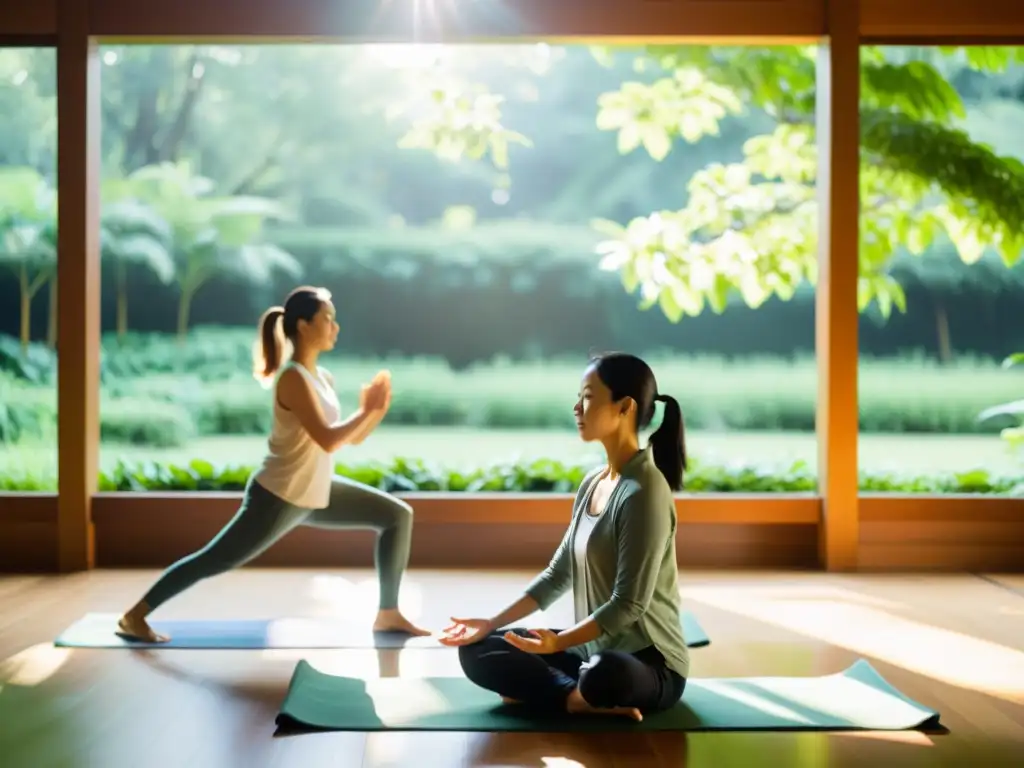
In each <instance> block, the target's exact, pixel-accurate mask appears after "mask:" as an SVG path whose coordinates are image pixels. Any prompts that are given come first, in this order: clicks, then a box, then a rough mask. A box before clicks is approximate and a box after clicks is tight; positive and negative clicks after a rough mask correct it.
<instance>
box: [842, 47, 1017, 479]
mask: <svg viewBox="0 0 1024 768" xmlns="http://www.w3.org/2000/svg"><path fill="white" fill-rule="evenodd" d="M1022 60H1024V56H1022V49H1014V48H981V47H977V48H967V49H953V50H950V49H939V48H897V47H887V48H865V49H864V50H863V53H862V61H863V67H864V72H865V77H864V78H863V80H862V83H863V87H864V91H863V96H862V99H863V108H862V112H863V115H864V133H863V136H864V146H863V156H864V165H863V167H862V174H863V180H862V196H861V208H862V216H863V226H862V230H863V237H862V245H861V276H862V292H863V296H862V298H864V299H865V300H866V299H871V303H870V305H866V306H865V307H864V311H863V313H862V320H861V325H860V371H859V378H860V429H861V433H860V451H859V455H860V465H861V471H862V473H864V474H865V475H867V476H868V477H867V479H866V481H865V483H864V485H865V486H866V487H868V488H871V489H874V490H895V491H906V492H911V493H935V492H993V491H994V492H1006V491H1009V490H1011V489H1013V487H1014V486H1015V485H1016V484H1017V478H1019V476H1020V470H1021V464H1020V461H1021V457H1020V454H1019V452H1018V451H1017V450H1016V449H1015V440H1014V438H1016V436H1017V429H1016V428H1017V427H1019V425H1020V423H1021V417H1020V415H1019V411H1020V409H1019V408H1018V407H1017V406H1015V405H1013V403H1014V402H1015V401H1019V398H1020V396H1021V395H1020V372H1019V370H1017V369H1015V368H1013V367H1011V366H1007V365H1004V362H1012V361H1013V355H1015V354H1016V353H1018V352H1019V351H1021V350H1024V328H1022V326H1021V325H1020V323H1019V322H1018V318H1019V317H1020V314H1021V309H1022V307H1024V292H1022V290H1021V289H1022V287H1024V271H1022V270H1024V267H1022V266H1021V265H1020V263H1019V258H1020V254H1021V246H1022V240H1021V232H1022V226H1024V221H1022V213H1021V211H1022V209H1021V200H1022V199H1024V198H1022V193H1024V182H1022V179H1024V172H1022V166H1021V164H1020V161H1021V160H1022V159H1024V138H1022V137H1024V66H1022V64H1021V61H1022ZM1008 404H1009V405H1008ZM1000 406H1003V407H1000Z"/></svg>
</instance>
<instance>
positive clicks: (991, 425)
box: [0, 329, 1017, 447]
mask: <svg viewBox="0 0 1024 768" xmlns="http://www.w3.org/2000/svg"><path fill="white" fill-rule="evenodd" d="M0 341H2V338H0ZM251 343H252V334H251V332H249V331H247V330H245V329H236V330H212V329H204V330H201V331H198V332H196V333H194V334H193V335H192V336H190V338H189V341H188V344H186V345H184V346H183V347H181V346H179V345H178V344H177V343H176V342H175V341H174V340H173V339H170V338H168V337H166V336H160V335H153V336H147V335H129V336H128V337H126V338H125V339H124V340H122V342H121V343H119V342H117V341H115V340H112V339H107V340H106V342H105V344H104V355H103V358H102V360H103V364H102V389H101V394H102V401H101V410H100V427H101V434H102V437H103V439H104V440H105V441H109V442H116V443H122V444H129V445H146V446H152V447H175V446H182V445H186V444H187V443H188V442H189V441H190V440H192V439H194V438H195V437H196V436H207V435H256V434H264V433H266V432H267V430H269V428H270V415H271V409H270V400H269V394H268V393H267V392H266V391H265V390H263V389H261V388H260V387H259V386H257V385H256V383H255V382H254V381H253V379H252V377H251V375H250V374H249V373H248V371H249V366H250V364H251ZM7 346H8V347H11V348H12V349H10V350H8V352H7V353H5V352H4V345H3V344H2V343H0V403H2V405H0V442H6V443H15V442H17V441H18V440H20V439H23V438H25V437H31V436H39V435H40V434H44V433H46V432H47V430H52V429H53V428H54V424H55V423H56V398H55V397H54V394H53V392H54V390H53V382H54V375H55V360H54V357H53V355H52V354H50V353H49V352H48V351H47V350H46V349H45V348H36V347H33V348H32V350H33V354H32V355H31V356H30V358H22V357H20V356H19V355H18V354H16V353H17V349H18V348H17V344H16V342H13V340H9V341H8V342H7ZM651 359H652V361H654V365H655V368H656V370H657V371H658V376H659V381H660V382H661V388H662V389H664V390H665V391H668V392H672V393H675V394H676V396H677V397H678V399H679V400H680V402H681V404H682V406H683V408H684V412H685V414H686V419H687V425H688V427H689V428H690V429H712V430H715V429H728V430H740V431H756V430H767V431H782V430H785V431H804V432H811V431H813V430H814V423H815V403H816V401H817V380H818V375H817V370H816V368H815V365H814V361H813V360H802V361H797V362H786V361H784V360H781V359H777V358H762V359H756V358H750V359H741V360H737V361H733V362H730V361H728V360H725V359H722V358H714V357H682V356H678V355H672V356H665V357H664V358H661V357H659V356H651ZM326 365H328V366H329V367H330V368H331V369H332V370H333V371H334V372H335V376H336V377H337V378H338V389H339V391H340V396H341V398H342V400H343V406H344V407H345V408H346V409H351V408H354V407H355V405H356V403H355V400H354V399H353V398H354V396H355V393H356V392H358V385H359V384H360V383H361V382H362V381H364V380H366V379H368V378H369V377H370V376H372V375H373V373H374V372H375V371H376V370H377V369H378V368H379V367H381V366H385V365H386V366H388V367H390V368H391V369H392V371H393V372H394V376H395V388H396V397H395V399H394V402H393V403H392V409H391V412H390V413H389V414H388V418H387V421H386V423H387V424H390V425H410V426H412V425H422V426H434V427H452V426H469V427H485V428H500V429H537V428H542V429H543V428H555V429H563V428H564V429H571V428H572V426H573V424H572V414H571V408H570V406H571V400H572V394H573V393H574V392H575V391H576V387H577V383H578V382H577V379H578V376H579V372H580V371H579V368H580V362H579V361H578V360H565V361H561V362H560V361H555V360H552V361H547V362H543V363H540V362H538V363H532V364H531V363H518V364H517V363H501V362H498V363H494V364H492V365H487V366H483V365H480V366H474V367H472V368H470V369H468V370H466V371H452V370H451V369H449V368H448V367H447V366H446V365H444V364H443V363H442V362H441V361H439V360H436V359H422V360H408V359H398V360H392V361H385V360H374V359H353V358H342V357H339V358H336V359H332V360H328V361H326ZM3 370H6V371H7V373H3V372H2V371H3ZM859 375H860V378H861V382H860V401H861V402H860V424H861V429H862V430H864V431H866V432H899V433H961V434H963V433H988V434H997V433H999V431H1000V430H1001V429H1002V428H1005V427H1007V426H1009V425H1011V424H1013V423H1016V422H1015V419H1014V418H1011V417H1009V416H1004V417H1002V418H992V419H987V420H984V421H979V419H978V414H979V413H980V412H981V411H982V410H984V409H985V408H987V407H988V406H989V405H990V404H991V403H994V402H1001V401H1004V400H1008V399H1010V398H1013V397H1014V396H1015V395H1016V386H1017V385H1016V382H1015V381H1014V379H1013V377H1012V376H1008V375H1007V374H1006V373H1005V372H1003V371H1002V370H1001V369H1000V368H999V367H998V366H996V365H994V364H992V365H985V364H981V363H979V364H976V365H969V364H966V363H962V364H961V365H960V366H955V367H941V366H938V365H936V364H934V363H928V362H925V361H923V360H906V361H903V362H899V361H880V360H870V359H864V360H862V361H861V365H860V372H859ZM538 382H544V386H543V387H541V388H538Z"/></svg>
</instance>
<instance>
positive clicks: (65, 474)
mask: <svg viewBox="0 0 1024 768" xmlns="http://www.w3.org/2000/svg"><path fill="white" fill-rule="evenodd" d="M99 77H100V69H99V58H98V54H97V50H96V45H95V43H94V42H93V40H92V39H91V38H90V36H89V2H88V0H58V3H57V121H58V122H57V195H58V205H59V214H58V226H59V231H58V237H57V287H58V295H59V296H60V305H59V307H58V317H57V354H58V358H57V370H58V376H57V387H58V390H57V412H58V422H59V423H58V429H57V445H58V461H57V468H58V473H59V474H58V491H59V498H58V505H57V508H58V519H57V527H58V535H57V540H58V558H57V561H58V567H59V569H60V570H61V571H63V572H68V571H80V570H87V569H89V568H92V567H93V563H94V553H93V534H92V520H91V505H92V497H93V494H95V492H96V484H97V474H98V466H99V465H98V453H99V355H100V333H99V330H100V329H99V324H100V249H99V212H100V211H99V192H100V190H99V184H100V102H99Z"/></svg>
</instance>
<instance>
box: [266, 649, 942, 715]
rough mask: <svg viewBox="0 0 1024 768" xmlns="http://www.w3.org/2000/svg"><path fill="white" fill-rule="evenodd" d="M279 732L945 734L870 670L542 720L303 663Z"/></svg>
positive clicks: (482, 699) (487, 701)
mask: <svg viewBox="0 0 1024 768" xmlns="http://www.w3.org/2000/svg"><path fill="white" fill-rule="evenodd" d="M276 722H277V725H278V726H279V728H280V730H281V731H283V732H288V731H292V732H294V731H296V730H298V731H302V730H336V731H385V730H393V731H531V732H544V731H547V732H565V731H609V730H614V731H746V730H750V731H823V730H829V731H831V730H836V731H839V730H872V731H900V730H910V729H918V728H928V729H931V728H937V727H938V725H939V713H938V712H936V711H935V710H933V709H929V708H928V707H926V706H924V705H922V704H918V703H917V702H915V701H912V700H911V699H909V698H907V697H906V696H904V695H903V694H902V693H900V692H899V691H898V690H896V689H895V688H893V687H892V686H891V685H889V683H887V682H886V681H885V680H884V679H883V678H882V676H881V675H879V674H878V672H877V671H875V669H874V667H872V666H871V664H870V663H868V662H867V661H866V660H864V659H861V660H859V661H857V662H856V663H854V664H853V665H852V666H851V667H850V668H849V669H847V670H845V671H844V672H840V673H838V674H834V675H827V676H823V677H788V678H787V677H748V678H707V679H701V678H694V679H690V680H688V681H687V684H686V692H685V693H684V694H683V698H682V700H681V701H680V703H679V704H678V705H676V707H675V708H674V709H672V710H669V711H667V712H662V713H659V714H653V715H648V716H646V717H645V718H644V720H643V721H642V722H640V723H636V722H633V721H631V720H628V719H626V718H622V717H609V716H605V715H597V716H588V717H581V716H570V715H561V716H556V717H546V718H538V717H535V716H531V715H530V713H529V711H528V710H526V709H525V708H524V707H522V706H516V705H504V704H502V703H501V700H500V699H499V698H498V697H497V696H496V695H494V694H493V693H490V692H489V691H485V690H483V689H481V688H478V687H477V686H476V685H474V684H473V683H471V682H470V681H469V680H467V679H466V678H464V677H436V678H402V677H390V678H380V679H374V680H361V679H356V678H350V677H335V676H332V675H328V674H324V673H323V672H320V671H318V670H316V669H315V668H314V667H312V666H311V665H310V664H309V663H308V662H306V661H300V662H299V664H298V666H297V667H296V668H295V672H294V673H293V675H292V680H291V684H290V686H289V687H288V693H287V695H286V697H285V700H284V703H283V704H282V706H281V711H280V713H279V714H278V716H277V720H276Z"/></svg>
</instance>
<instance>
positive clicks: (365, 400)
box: [359, 379, 391, 413]
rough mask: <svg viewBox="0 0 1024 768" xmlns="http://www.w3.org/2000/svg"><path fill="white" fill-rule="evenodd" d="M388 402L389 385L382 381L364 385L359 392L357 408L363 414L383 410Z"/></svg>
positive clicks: (378, 380)
mask: <svg viewBox="0 0 1024 768" xmlns="http://www.w3.org/2000/svg"><path fill="white" fill-rule="evenodd" d="M390 402H391V384H390V382H389V381H386V380H383V379H374V380H373V381H371V382H370V383H369V384H364V385H363V387H362V389H361V390H360V392H359V407H360V409H362V410H363V412H365V413H372V412H374V411H380V410H383V409H384V408H385V407H386V406H387V404H388V403H390Z"/></svg>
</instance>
